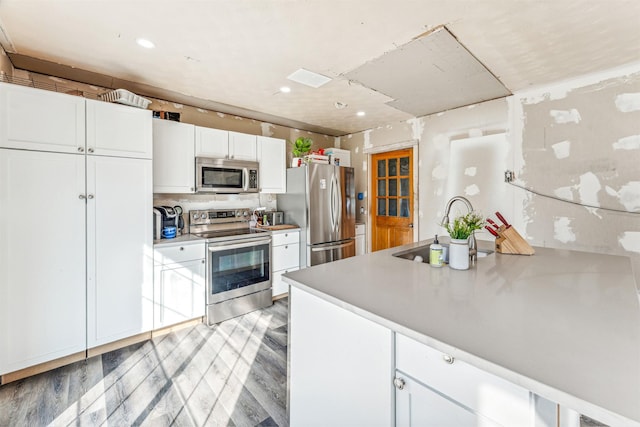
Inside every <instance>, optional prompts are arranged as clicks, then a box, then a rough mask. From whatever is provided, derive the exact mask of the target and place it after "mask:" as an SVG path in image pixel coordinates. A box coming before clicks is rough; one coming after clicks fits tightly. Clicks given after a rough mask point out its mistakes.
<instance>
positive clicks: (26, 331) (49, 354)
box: [0, 149, 86, 374]
mask: <svg viewBox="0 0 640 427" xmlns="http://www.w3.org/2000/svg"><path fill="white" fill-rule="evenodd" d="M84 168H85V166H84V156H77V155H72V154H60V153H45V152H37V151H23V150H7V149H0V374H6V373H8V372H13V371H16V370H19V369H23V368H26V367H28V366H32V365H36V364H39V363H43V362H46V361H49V360H53V359H57V358H59V357H63V356H67V355H69V354H73V353H76V352H80V351H83V350H84V349H85V348H86V317H85V297H86V293H85V292H86V291H85V273H86V272H85V201H84V200H83V199H80V198H79V196H80V195H83V194H84V193H85V188H84V186H85V184H84V183H85V179H84V172H85V170H84Z"/></svg>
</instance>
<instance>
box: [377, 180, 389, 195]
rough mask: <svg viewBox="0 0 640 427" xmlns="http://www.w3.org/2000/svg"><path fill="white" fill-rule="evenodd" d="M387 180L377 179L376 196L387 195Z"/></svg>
mask: <svg viewBox="0 0 640 427" xmlns="http://www.w3.org/2000/svg"><path fill="white" fill-rule="evenodd" d="M386 184H387V181H386V180H384V179H379V180H378V196H386V195H387V185H386Z"/></svg>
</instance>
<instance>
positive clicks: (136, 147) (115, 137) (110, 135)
mask: <svg viewBox="0 0 640 427" xmlns="http://www.w3.org/2000/svg"><path fill="white" fill-rule="evenodd" d="M86 101H87V153H89V154H92V153H93V154H97V155H101V156H118V157H135V158H139V159H150V158H151V157H152V155H153V149H152V146H153V142H152V132H151V120H152V119H151V110H143V109H141V108H135V107H129V106H127V105H121V104H114V103H109V102H102V101H95V100H92V99H87V100H86Z"/></svg>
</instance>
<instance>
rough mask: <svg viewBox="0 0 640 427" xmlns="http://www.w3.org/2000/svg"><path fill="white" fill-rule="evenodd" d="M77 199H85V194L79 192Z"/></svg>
mask: <svg viewBox="0 0 640 427" xmlns="http://www.w3.org/2000/svg"><path fill="white" fill-rule="evenodd" d="M78 199H80V200H84V199H86V197H85V195H84V194H79V195H78Z"/></svg>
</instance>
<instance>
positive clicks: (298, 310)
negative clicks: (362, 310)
mask: <svg viewBox="0 0 640 427" xmlns="http://www.w3.org/2000/svg"><path fill="white" fill-rule="evenodd" d="M289 307H290V311H289V313H290V322H289V324H290V328H289V336H290V338H289V339H290V340H289V343H290V345H289V357H290V359H289V362H290V368H289V395H290V399H289V412H290V424H291V425H292V426H304V427H313V426H318V427H326V426H367V427H375V426H391V425H393V409H392V408H393V384H392V377H393V333H392V332H391V330H389V329H387V328H385V327H383V326H380V325H378V324H377V323H374V322H372V321H370V320H367V319H365V318H363V317H361V316H358V315H357V314H354V313H352V312H350V311H348V310H345V309H343V308H341V307H338V306H337V305H334V304H332V303H329V302H327V301H325V300H323V299H320V298H318V297H315V296H313V295H311V294H309V293H307V292H305V291H302V290H300V289H299V288H296V287H292V288H291V292H290V295H289Z"/></svg>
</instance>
